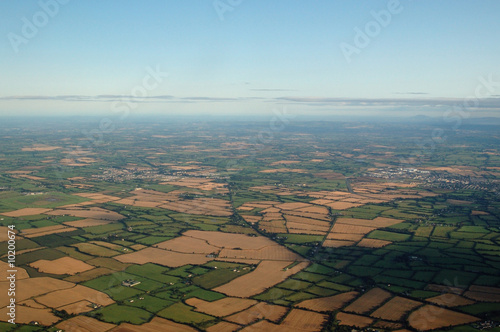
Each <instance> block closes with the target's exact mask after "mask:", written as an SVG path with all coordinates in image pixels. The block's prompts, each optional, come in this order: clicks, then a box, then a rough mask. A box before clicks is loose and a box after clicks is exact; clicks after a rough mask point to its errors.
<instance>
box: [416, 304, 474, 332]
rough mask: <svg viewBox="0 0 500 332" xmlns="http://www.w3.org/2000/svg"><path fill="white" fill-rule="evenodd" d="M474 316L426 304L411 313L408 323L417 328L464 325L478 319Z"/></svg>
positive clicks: (423, 329)
mask: <svg viewBox="0 0 500 332" xmlns="http://www.w3.org/2000/svg"><path fill="white" fill-rule="evenodd" d="M478 320H479V318H476V317H474V316H470V315H466V314H462V313H458V312H455V311H451V310H448V309H444V308H440V307H436V306H434V305H430V304H429V305H426V306H423V307H422V308H420V309H417V310H416V311H414V312H412V313H411V314H410V317H409V318H408V323H409V324H410V326H411V327H413V328H414V329H417V330H422V331H425V330H433V329H438V328H442V327H448V326H456V325H463V324H468V323H472V322H476V321H478Z"/></svg>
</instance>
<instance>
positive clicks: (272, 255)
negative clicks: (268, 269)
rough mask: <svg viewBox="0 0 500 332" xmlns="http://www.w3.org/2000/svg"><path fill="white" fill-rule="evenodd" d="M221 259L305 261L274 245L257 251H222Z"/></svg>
mask: <svg viewBox="0 0 500 332" xmlns="http://www.w3.org/2000/svg"><path fill="white" fill-rule="evenodd" d="M219 258H238V259H239V258H244V259H257V260H263V259H266V260H276V261H294V260H298V261H300V260H304V259H303V258H302V257H300V256H299V255H297V254H295V253H294V252H292V251H290V250H288V249H287V248H285V247H282V246H280V245H273V246H269V247H264V248H260V249H257V250H234V249H222V250H221V252H220V253H219Z"/></svg>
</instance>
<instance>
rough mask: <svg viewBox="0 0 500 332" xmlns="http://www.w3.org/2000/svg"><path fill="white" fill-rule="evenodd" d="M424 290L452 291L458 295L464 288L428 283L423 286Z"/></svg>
mask: <svg viewBox="0 0 500 332" xmlns="http://www.w3.org/2000/svg"><path fill="white" fill-rule="evenodd" d="M425 290H430V291H433V292H440V293H453V294H458V295H460V294H462V293H463V292H464V289H462V288H458V287H451V286H444V285H436V284H428V285H427V286H426V287H425Z"/></svg>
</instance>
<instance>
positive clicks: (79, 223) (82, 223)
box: [63, 219, 113, 228]
mask: <svg viewBox="0 0 500 332" xmlns="http://www.w3.org/2000/svg"><path fill="white" fill-rule="evenodd" d="M112 222H113V221H111V220H100V219H82V220H75V221H67V222H65V223H63V224H64V225H68V226H71V227H81V228H84V227H92V226H102V225H107V224H110V223H112Z"/></svg>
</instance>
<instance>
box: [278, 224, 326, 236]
mask: <svg viewBox="0 0 500 332" xmlns="http://www.w3.org/2000/svg"><path fill="white" fill-rule="evenodd" d="M286 226H287V227H288V228H297V229H304V230H310V231H318V232H323V233H325V234H326V232H328V231H329V230H330V225H328V226H319V225H311V224H306V223H300V222H293V221H288V222H287V223H286Z"/></svg>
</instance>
